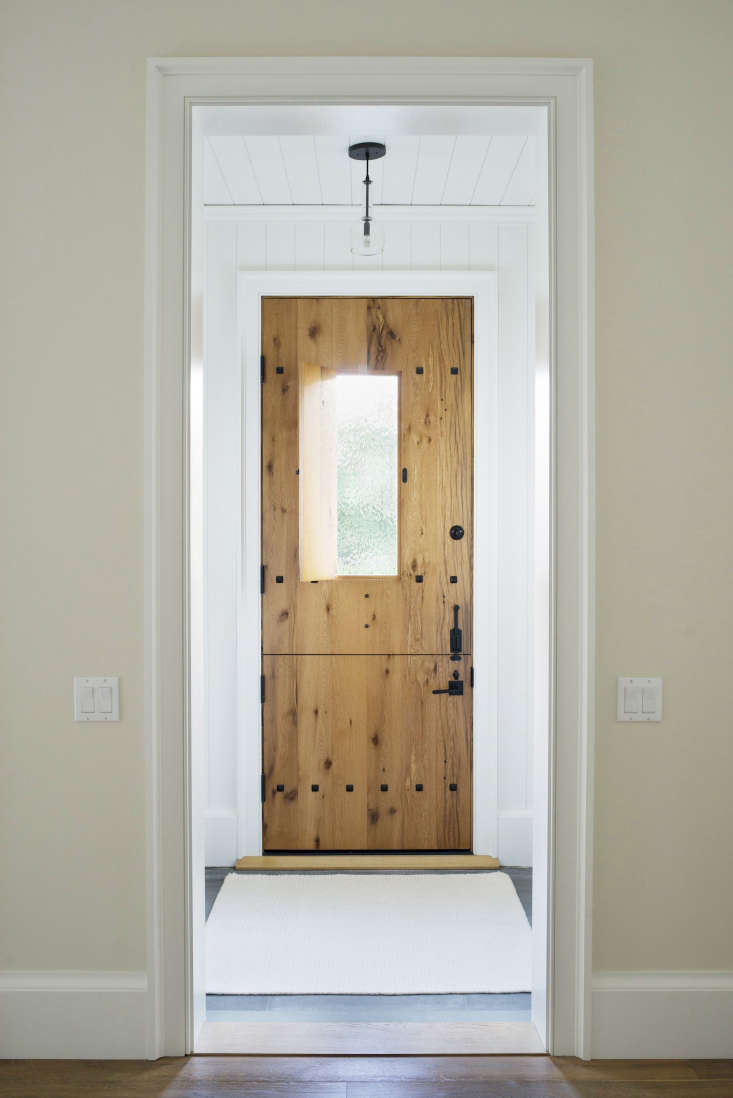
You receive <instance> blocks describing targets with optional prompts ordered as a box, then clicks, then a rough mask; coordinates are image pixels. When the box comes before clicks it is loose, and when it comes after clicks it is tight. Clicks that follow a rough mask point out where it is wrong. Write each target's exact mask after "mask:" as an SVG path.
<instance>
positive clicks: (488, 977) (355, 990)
mask: <svg viewBox="0 0 733 1098" xmlns="http://www.w3.org/2000/svg"><path fill="white" fill-rule="evenodd" d="M530 955H531V930H530V927H529V923H528V922H527V917H526V915H525V914H524V909H523V908H522V905H521V903H520V901H519V897H518V896H517V893H516V891H515V888H514V885H513V884H512V882H511V879H510V878H509V877H508V876H507V875H506V873H434V874H430V873H419V874H417V873H408V874H404V875H400V874H392V873H389V874H377V873H365V874H348V873H335V874H333V875H321V874H315V873H302V874H301V873H281V874H273V875H266V874H254V873H245V874H236V873H230V875H229V876H228V877H227V878H226V880H225V881H224V884H223V885H222V888H221V891H220V892H219V895H218V896H217V898H216V902H215V903H214V907H213V909H212V911H211V914H210V915H209V919H208V922H207V924H206V989H207V991H208V992H210V993H212V994H232V995H308V994H310V995H344V994H352V995H418V994H428V995H429V994H441V993H451V992H454V993H461V992H500V991H503V992H510V991H529V990H530Z"/></svg>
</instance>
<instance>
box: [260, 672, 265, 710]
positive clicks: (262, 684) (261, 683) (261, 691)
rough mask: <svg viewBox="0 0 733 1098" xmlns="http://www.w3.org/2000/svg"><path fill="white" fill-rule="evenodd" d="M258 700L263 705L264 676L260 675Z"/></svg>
mask: <svg viewBox="0 0 733 1098" xmlns="http://www.w3.org/2000/svg"><path fill="white" fill-rule="evenodd" d="M260 701H261V702H262V703H263V705H264V701H265V676H264V675H260Z"/></svg>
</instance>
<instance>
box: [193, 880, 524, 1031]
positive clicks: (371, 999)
mask: <svg viewBox="0 0 733 1098" xmlns="http://www.w3.org/2000/svg"><path fill="white" fill-rule="evenodd" d="M231 872H232V869H231V867H229V866H224V867H212V868H207V869H206V917H207V918H208V916H209V913H210V911H211V909H212V907H213V905H214V901H215V899H216V897H217V895H218V893H219V890H220V889H221V887H222V884H223V882H224V879H225V878H226V877H227V875H228V874H230V873H231ZM402 872H403V873H404V871H402ZM435 872H438V873H440V872H442V871H440V870H438V871H435ZM447 872H448V873H449V872H450V871H447ZM502 872H503V873H506V874H507V876H509V877H510V878H511V880H512V882H513V884H514V887H515V889H516V891H517V895H518V896H519V899H520V901H521V903H522V906H523V908H524V910H525V912H526V915H527V919H528V920H529V923H530V925H531V923H532V870H531V869H525V868H513V867H511V866H509V867H507V866H502ZM206 1006H207V1018H208V1020H209V1021H211V1022H260V1021H261V1022H268V1023H271V1022H418V1021H419V1022H438V1023H440V1022H462V1023H463V1022H465V1023H471V1022H528V1021H529V1020H530V995H529V993H514V994H468V995H465V994H464V995H455V994H447V995H207V996H206Z"/></svg>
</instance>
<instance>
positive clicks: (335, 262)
mask: <svg viewBox="0 0 733 1098" xmlns="http://www.w3.org/2000/svg"><path fill="white" fill-rule="evenodd" d="M323 230H324V231H323V266H324V268H325V269H326V270H327V271H339V270H351V267H352V262H351V260H352V256H351V251H350V240H349V234H350V232H351V224H350V223H349V222H348V221H327V222H326V223H325V225H324V226H323Z"/></svg>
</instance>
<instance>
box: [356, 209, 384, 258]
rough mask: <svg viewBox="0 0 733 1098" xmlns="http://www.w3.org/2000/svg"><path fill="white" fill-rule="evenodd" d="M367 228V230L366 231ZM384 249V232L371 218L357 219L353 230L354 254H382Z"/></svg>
mask: <svg viewBox="0 0 733 1098" xmlns="http://www.w3.org/2000/svg"><path fill="white" fill-rule="evenodd" d="M365 228H366V232H365V231H364V230H365ZM383 251H384V232H383V231H382V229H381V228H380V227H379V225H375V224H374V221H373V220H372V219H371V218H370V219H369V221H367V220H366V219H365V218H362V219H361V221H357V222H356V224H355V225H354V226H353V228H352V230H351V252H352V255H381V254H382V252H383Z"/></svg>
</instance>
